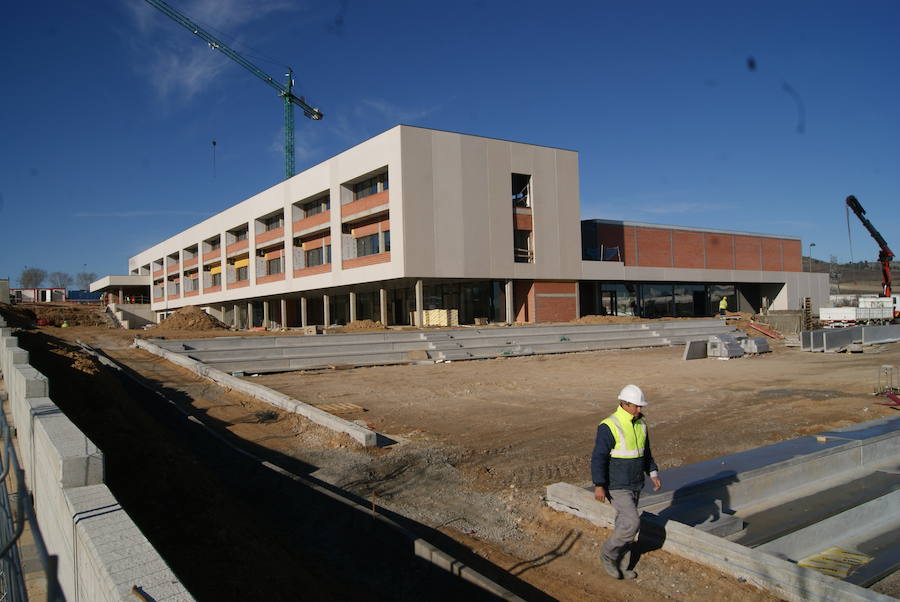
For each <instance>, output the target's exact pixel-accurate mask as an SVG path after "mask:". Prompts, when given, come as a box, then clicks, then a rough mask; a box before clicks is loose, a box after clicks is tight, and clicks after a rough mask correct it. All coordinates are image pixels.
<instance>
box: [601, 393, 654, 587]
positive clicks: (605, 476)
mask: <svg viewBox="0 0 900 602" xmlns="http://www.w3.org/2000/svg"><path fill="white" fill-rule="evenodd" d="M646 406H647V400H646V399H645V398H644V392H643V391H641V389H640V387H637V386H636V385H626V386H625V387H624V388H623V389H622V390H621V391H620V392H619V407H618V408H616V411H615V412H613V414H612V415H610V416H609V417H608V418H606V419H605V420H603V422H601V423H600V424H599V425H598V426H597V437H596V440H595V442H594V452H593V454H592V455H591V479H592V480H593V482H594V498H595V499H596V500H597V501H599V502H604V503H605V502H610V503H612V505H613V508H615V510H616V521H615V530H614V531H613V534H612V536H611V537H610V538H609V539H607V540H606V541H605V542H604V543H603V547H602V548H601V550H600V561H601V563H602V564H603V569H604V570H605V571H606V572H607V574H609V576H610V577H613V578H614V579H634V578H635V577H637V573H636V572H634V571H633V570H631V569H629V567H628V565H629V563H630V562H631V545H632V543H633V542H634V538H635V536H636V535H637V533H638V530H639V529H640V526H641V519H640V516H639V514H638V507H637V505H638V500H639V499H640V497H641V490H642V489H643V488H644V475H648V476H649V477H650V481H651V482H652V483H653V491H659V488H660V487H662V481H660V479H659V472H658V470H657V466H656V462H654V461H653V455H652V454H651V453H650V437H649V434H648V432H647V424H646V423H645V422H644V415H643V414H642V413H641V412H642V409H643V408H644V407H646Z"/></svg>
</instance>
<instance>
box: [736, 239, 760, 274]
mask: <svg viewBox="0 0 900 602" xmlns="http://www.w3.org/2000/svg"><path fill="white" fill-rule="evenodd" d="M761 248H762V239H761V238H756V237H755V236H735V237H734V269H736V270H761V269H762V257H761V255H762V251H761Z"/></svg>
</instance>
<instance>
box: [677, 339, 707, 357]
mask: <svg viewBox="0 0 900 602" xmlns="http://www.w3.org/2000/svg"><path fill="white" fill-rule="evenodd" d="M705 357H706V340H705V339H700V340H691V341H687V342H686V343H685V344H684V354H683V355H682V356H681V359H683V360H699V359H703V358H705Z"/></svg>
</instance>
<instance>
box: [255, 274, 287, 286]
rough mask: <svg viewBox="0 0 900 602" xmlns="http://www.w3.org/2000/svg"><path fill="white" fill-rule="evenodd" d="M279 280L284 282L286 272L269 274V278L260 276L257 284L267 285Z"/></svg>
mask: <svg viewBox="0 0 900 602" xmlns="http://www.w3.org/2000/svg"><path fill="white" fill-rule="evenodd" d="M279 280H284V272H279V273H277V274H269V275H268V276H259V277H258V278H257V279H256V284H266V283H267V282H277V281H279Z"/></svg>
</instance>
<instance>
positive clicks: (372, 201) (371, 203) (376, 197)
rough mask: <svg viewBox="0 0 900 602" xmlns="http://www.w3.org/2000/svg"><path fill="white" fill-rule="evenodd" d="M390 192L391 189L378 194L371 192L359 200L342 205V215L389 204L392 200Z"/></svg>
mask: <svg viewBox="0 0 900 602" xmlns="http://www.w3.org/2000/svg"><path fill="white" fill-rule="evenodd" d="M390 192H391V191H390V190H383V191H381V192H379V193H377V194H371V195H369V196H367V197H365V198H362V199H359V200H358V201H353V202H350V203H347V204H346V205H341V216H342V217H347V216H348V215H354V214H356V213H362V212H363V211H366V210H367V209H373V208H375V207H380V206H382V205H387V204H388V202H389V200H390Z"/></svg>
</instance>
